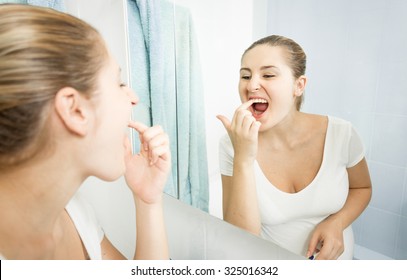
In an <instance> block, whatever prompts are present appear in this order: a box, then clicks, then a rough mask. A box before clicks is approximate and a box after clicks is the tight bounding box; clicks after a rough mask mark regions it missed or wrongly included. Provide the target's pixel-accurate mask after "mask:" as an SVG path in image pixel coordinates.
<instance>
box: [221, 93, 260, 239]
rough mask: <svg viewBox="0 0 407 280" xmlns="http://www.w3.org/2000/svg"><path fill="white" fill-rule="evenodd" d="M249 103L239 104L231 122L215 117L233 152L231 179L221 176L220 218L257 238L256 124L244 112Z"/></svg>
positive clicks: (258, 215)
mask: <svg viewBox="0 0 407 280" xmlns="http://www.w3.org/2000/svg"><path fill="white" fill-rule="evenodd" d="M252 104H253V101H247V102H245V103H243V104H242V105H240V106H239V108H237V110H236V111H235V114H234V116H233V119H232V122H230V121H229V120H228V119H227V118H226V117H224V116H218V118H219V119H220V120H221V121H222V123H223V125H224V127H225V129H226V130H227V132H228V134H229V137H230V139H231V142H232V145H233V150H234V157H233V176H225V175H222V189H223V219H224V220H225V221H227V222H229V223H231V224H234V225H236V226H238V227H241V228H243V229H245V230H247V231H249V232H252V233H254V234H256V235H259V234H260V213H259V209H258V204H257V193H256V183H255V177H254V170H253V164H254V161H255V159H256V155H257V145H258V143H257V142H258V133H259V128H260V123H259V122H257V121H256V120H255V118H254V117H253V116H252V114H251V112H250V111H249V110H247V109H248V108H249V107H250V106H251V105H252Z"/></svg>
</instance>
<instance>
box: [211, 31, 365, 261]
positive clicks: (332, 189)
mask: <svg viewBox="0 0 407 280" xmlns="http://www.w3.org/2000/svg"><path fill="white" fill-rule="evenodd" d="M305 68H306V55H305V53H304V51H303V49H302V48H301V47H300V46H299V45H298V44H297V43H296V42H294V41H293V40H291V39H289V38H285V37H282V36H276V35H273V36H269V37H265V38H263V39H260V40H258V41H256V42H255V43H253V44H252V45H251V46H250V47H249V48H248V49H247V50H246V51H245V52H244V54H243V56H242V60H241V69H240V81H239V94H240V99H241V101H242V105H241V106H239V107H238V108H237V109H236V111H235V114H234V116H233V119H232V120H231V121H229V120H228V119H227V118H226V117H225V116H221V115H220V116H218V118H219V119H220V120H221V121H222V123H223V125H224V126H225V128H226V130H227V132H228V135H225V137H223V138H222V139H221V141H220V169H221V173H222V185H223V215H224V220H226V221H228V222H230V223H232V224H235V225H237V226H239V227H241V228H243V229H246V230H248V231H250V232H253V233H254V234H257V235H261V236H263V237H264V238H266V239H269V240H271V241H273V242H275V243H277V244H278V245H280V246H282V247H284V248H287V249H289V250H291V251H293V252H294V253H297V254H301V255H306V257H310V258H313V257H314V256H316V255H317V256H316V259H337V258H340V259H352V256H353V244H354V240H353V232H352V228H351V224H352V222H353V221H354V220H355V219H356V218H357V217H358V216H359V215H360V214H361V213H362V211H363V210H364V209H365V208H366V206H367V205H368V203H369V201H370V197H371V181H370V176H369V171H368V167H367V164H366V160H365V157H364V148H363V144H362V141H361V139H360V137H359V136H358V134H357V132H356V131H355V130H354V128H353V126H352V125H351V124H350V123H349V122H347V121H345V120H342V119H338V118H335V117H331V116H321V115H314V114H307V113H303V112H300V107H301V103H302V96H303V93H304V90H305V87H306V83H307V78H306V76H305Z"/></svg>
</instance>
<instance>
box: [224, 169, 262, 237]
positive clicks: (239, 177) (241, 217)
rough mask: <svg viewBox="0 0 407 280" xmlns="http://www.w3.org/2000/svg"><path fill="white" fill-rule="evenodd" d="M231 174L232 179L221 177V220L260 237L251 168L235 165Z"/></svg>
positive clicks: (259, 223) (259, 222) (258, 216)
mask: <svg viewBox="0 0 407 280" xmlns="http://www.w3.org/2000/svg"><path fill="white" fill-rule="evenodd" d="M233 174H234V175H233V177H230V176H225V175H222V189H223V198H222V204H223V205H222V206H223V219H224V220H225V221H227V222H229V223H231V224H233V225H235V226H238V227H240V228H242V229H244V230H247V231H248V232H251V233H253V234H255V235H260V229H261V221H260V212H259V208H258V203H257V194H256V186H255V178H254V172H253V166H247V167H245V166H239V164H237V165H236V164H235V165H234V167H233Z"/></svg>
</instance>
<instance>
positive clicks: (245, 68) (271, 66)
mask: <svg viewBox="0 0 407 280" xmlns="http://www.w3.org/2000/svg"><path fill="white" fill-rule="evenodd" d="M270 68H276V69H277V70H278V67H277V66H274V65H265V66H262V67H260V70H266V69H270ZM240 71H249V72H251V71H252V70H250V68H247V67H242V68H240Z"/></svg>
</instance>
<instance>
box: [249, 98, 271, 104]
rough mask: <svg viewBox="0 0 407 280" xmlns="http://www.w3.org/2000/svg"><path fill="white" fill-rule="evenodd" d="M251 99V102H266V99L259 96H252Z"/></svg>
mask: <svg viewBox="0 0 407 280" xmlns="http://www.w3.org/2000/svg"><path fill="white" fill-rule="evenodd" d="M251 100H253V101H254V102H253V103H268V102H267V100H266V99H261V98H253V99H251Z"/></svg>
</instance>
